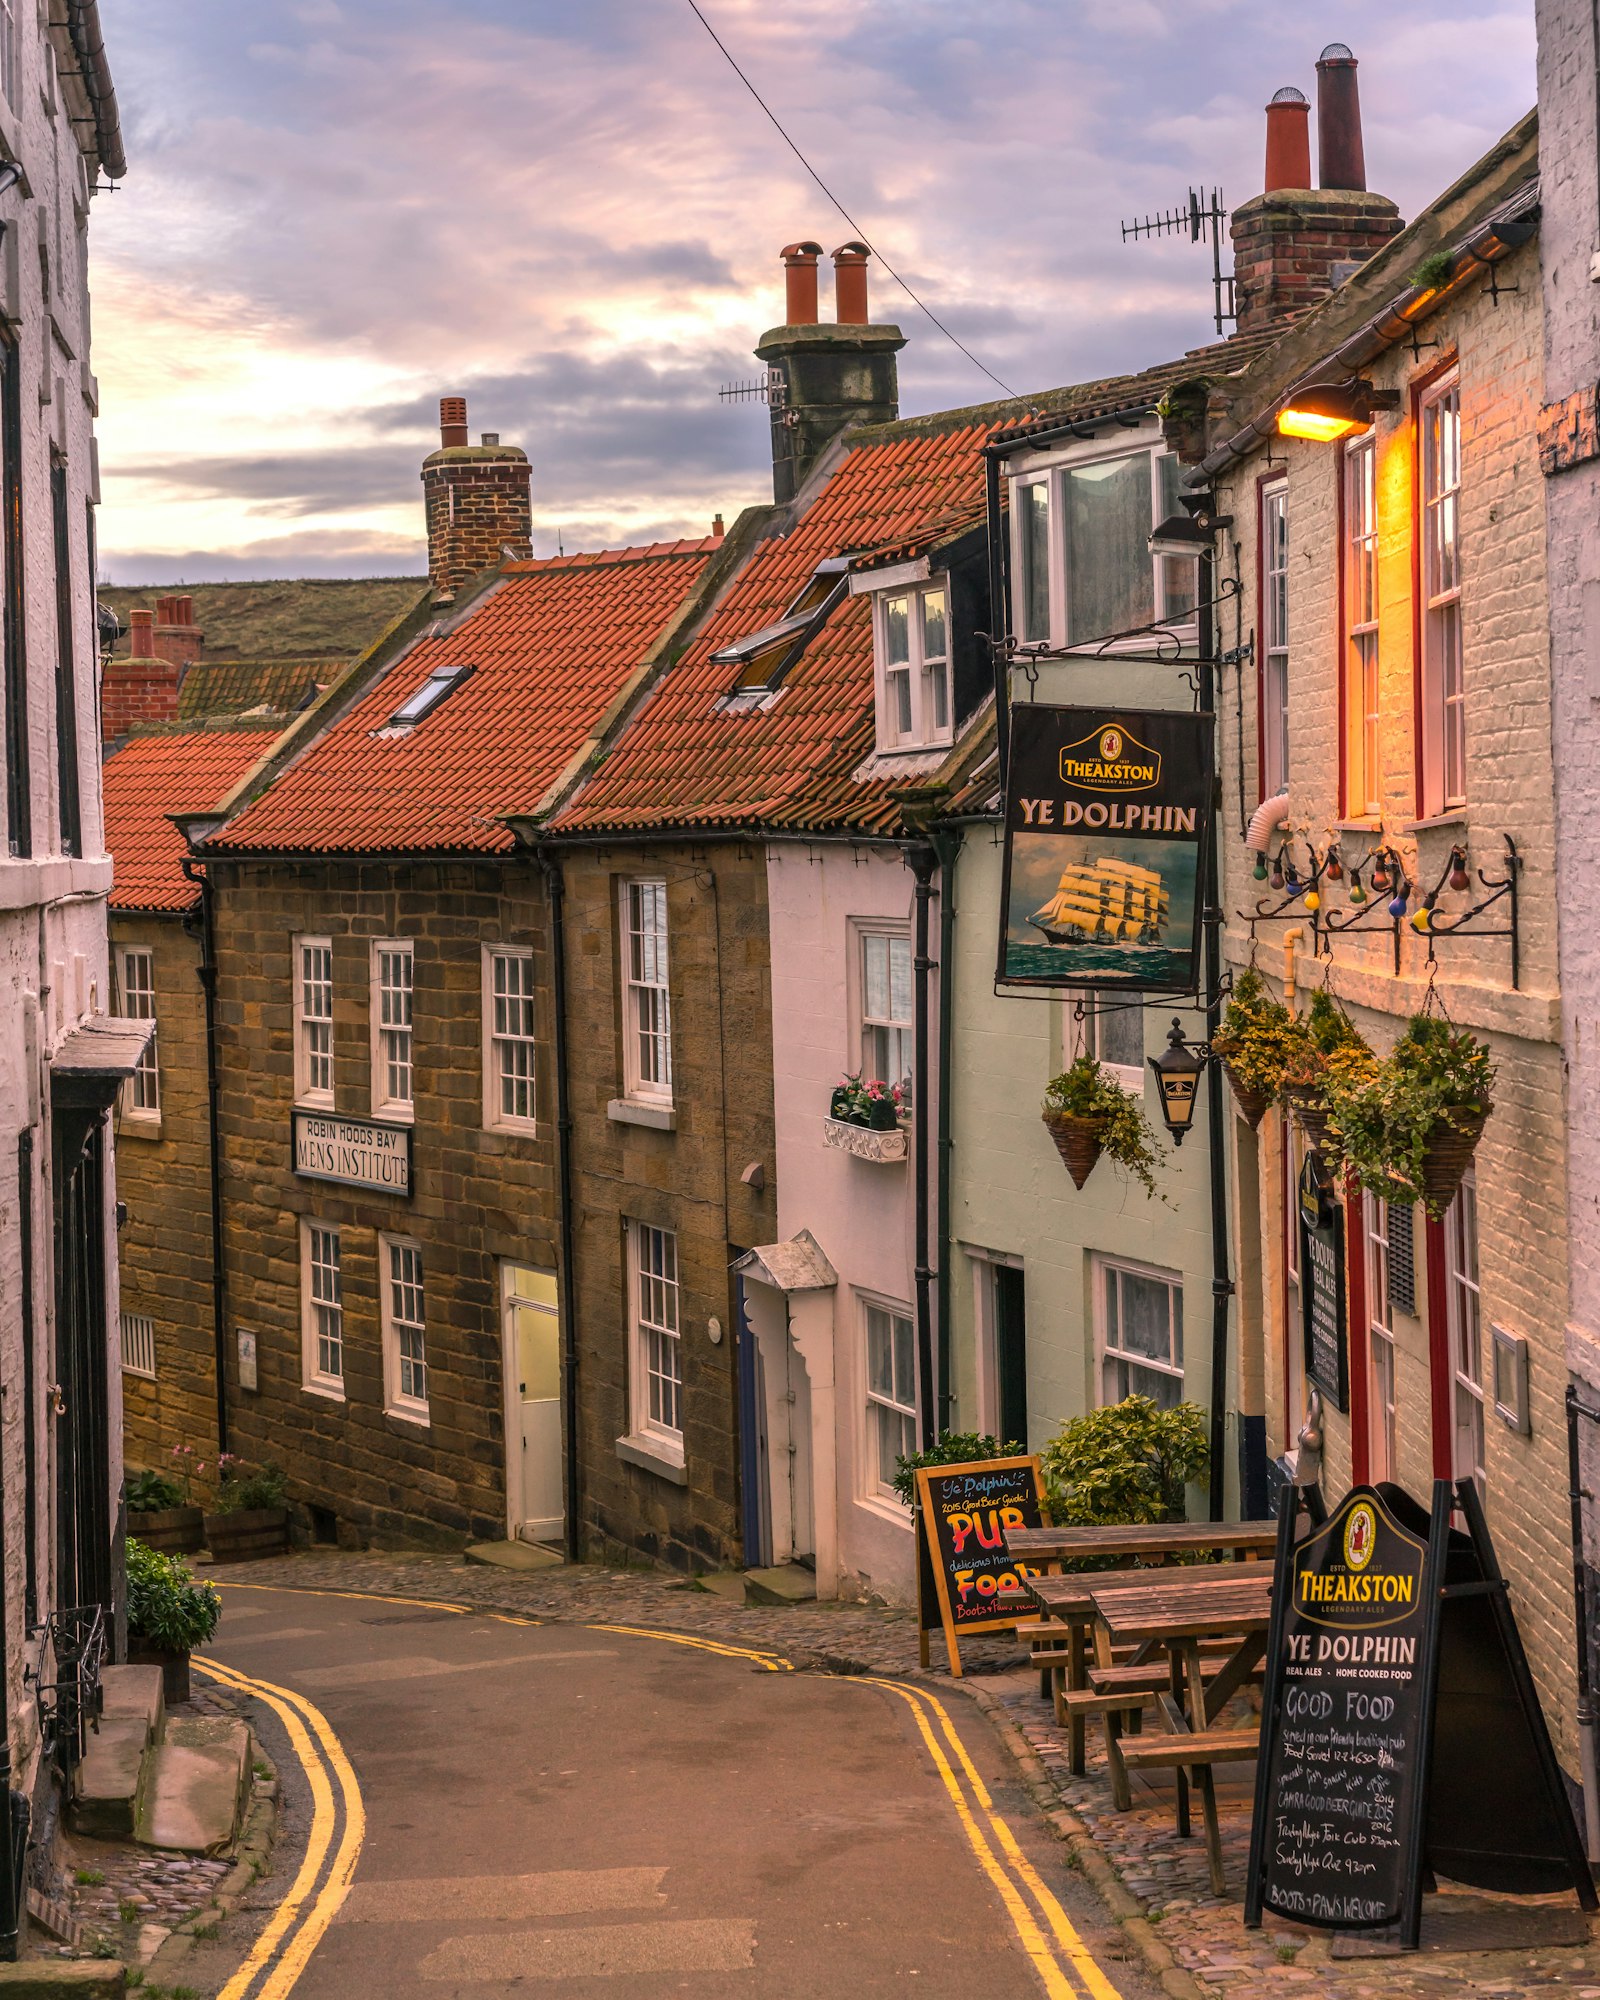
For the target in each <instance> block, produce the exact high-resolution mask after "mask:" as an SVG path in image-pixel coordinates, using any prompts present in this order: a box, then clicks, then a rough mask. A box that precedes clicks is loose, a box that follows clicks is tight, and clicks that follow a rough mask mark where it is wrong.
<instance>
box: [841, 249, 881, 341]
mask: <svg viewBox="0 0 1600 2000" xmlns="http://www.w3.org/2000/svg"><path fill="white" fill-rule="evenodd" d="M871 254H872V253H871V252H870V251H869V250H868V248H867V246H866V244H865V243H841V244H840V245H839V247H838V249H837V250H835V251H834V253H833V316H834V318H835V320H837V321H838V323H839V325H840V326H865V325H866V324H867V258H868V257H869V256H870V255H871Z"/></svg>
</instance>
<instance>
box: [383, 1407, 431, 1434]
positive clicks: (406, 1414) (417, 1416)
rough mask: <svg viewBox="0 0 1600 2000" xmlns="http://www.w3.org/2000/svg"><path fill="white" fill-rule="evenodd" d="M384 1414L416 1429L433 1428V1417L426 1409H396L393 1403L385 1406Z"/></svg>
mask: <svg viewBox="0 0 1600 2000" xmlns="http://www.w3.org/2000/svg"><path fill="white" fill-rule="evenodd" d="M383 1414H384V1415H385V1416H386V1417H388V1418H390V1419H392V1421H393V1422H395V1423H397V1424H405V1425H406V1426H407V1427H408V1428H409V1429H411V1430H414V1431H426V1430H432V1428H433V1419H432V1417H430V1416H429V1414H428V1412H427V1411H426V1410H402V1409H396V1408H395V1407H394V1406H393V1405H392V1404H387V1405H385V1407H384V1412H383Z"/></svg>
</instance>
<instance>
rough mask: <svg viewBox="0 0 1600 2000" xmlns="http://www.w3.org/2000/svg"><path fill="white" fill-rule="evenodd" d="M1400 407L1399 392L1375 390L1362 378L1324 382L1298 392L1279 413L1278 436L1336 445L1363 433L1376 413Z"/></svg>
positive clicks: (1395, 390) (1394, 390)
mask: <svg viewBox="0 0 1600 2000" xmlns="http://www.w3.org/2000/svg"><path fill="white" fill-rule="evenodd" d="M1399 407H1400V392H1399V390H1398V389H1375V388H1373V386H1372V384H1371V383H1370V382H1369V381H1367V380H1366V379H1365V377H1363V376H1358V377H1357V378H1356V379H1355V380H1354V381H1352V382H1326V383H1320V384H1318V386H1317V387H1315V388H1309V389H1297V390H1296V391H1295V392H1294V393H1293V394H1292V395H1291V396H1290V397H1289V399H1288V401H1287V402H1286V403H1285V404H1284V406H1283V408H1282V409H1281V410H1280V411H1279V412H1278V433H1279V435H1280V436H1281V437H1292V438H1308V439H1309V440H1310V441H1311V442H1312V443H1313V444H1336V443H1337V442H1338V441H1339V439H1340V438H1347V437H1352V436H1354V434H1355V433H1356V432H1357V431H1364V430H1365V429H1366V427H1367V425H1368V424H1370V423H1371V422H1372V414H1373V412H1374V411H1375V410H1395V409H1398V408H1399Z"/></svg>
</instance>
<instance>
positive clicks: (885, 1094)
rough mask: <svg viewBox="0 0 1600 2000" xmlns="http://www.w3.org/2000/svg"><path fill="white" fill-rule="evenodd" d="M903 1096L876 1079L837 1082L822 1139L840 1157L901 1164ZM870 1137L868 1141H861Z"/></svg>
mask: <svg viewBox="0 0 1600 2000" xmlns="http://www.w3.org/2000/svg"><path fill="white" fill-rule="evenodd" d="M904 1111H905V1093H904V1091H903V1090H902V1089H901V1087H900V1085H899V1084H897V1083H884V1082H883V1081H882V1080H881V1079H880V1078H877V1077H864V1076H863V1075H862V1074H861V1073H860V1071H857V1072H856V1074H855V1075H854V1076H844V1077H841V1078H840V1079H839V1082H838V1084H837V1085H836V1086H835V1088H834V1092H833V1097H832V1100H831V1101H830V1103H829V1105H828V1123H827V1126H826V1128H825V1130H824V1134H823V1136H824V1138H825V1139H826V1141H827V1143H828V1144H829V1145H830V1146H833V1147H836V1148H837V1149H838V1150H839V1151H840V1152H842V1153H853V1154H854V1155H855V1156H856V1158H857V1159H862V1160H880V1161H882V1160H903V1159H904V1158H905V1157H906V1151H907V1146H906V1131H905V1127H904V1125H903V1124H902V1123H901V1118H902V1116H903V1114H904ZM868 1132H870V1133H872V1134H873V1135H874V1136H873V1137H872V1138H871V1139H867V1138H864V1137H862V1136H861V1135H862V1134H864V1133H868Z"/></svg>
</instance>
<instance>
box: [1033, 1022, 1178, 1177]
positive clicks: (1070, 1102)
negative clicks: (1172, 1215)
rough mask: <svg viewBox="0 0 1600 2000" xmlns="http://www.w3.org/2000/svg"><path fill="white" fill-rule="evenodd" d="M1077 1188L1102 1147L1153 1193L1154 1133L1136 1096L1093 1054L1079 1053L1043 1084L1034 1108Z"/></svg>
mask: <svg viewBox="0 0 1600 2000" xmlns="http://www.w3.org/2000/svg"><path fill="white" fill-rule="evenodd" d="M1039 1115H1040V1116H1041V1117H1042V1118H1043V1120H1044V1122H1045V1125H1046V1126H1047V1127H1048V1128H1049V1132H1050V1136H1051V1138H1052V1139H1054V1140H1055V1142H1056V1151H1057V1152H1058V1153H1059V1154H1060V1155H1061V1158H1062V1160H1063V1161H1064V1162H1065V1165H1066V1169H1067V1172H1068V1173H1069V1174H1071V1176H1072V1183H1073V1186H1074V1187H1079V1188H1081V1187H1082V1186H1083V1184H1084V1182H1085V1181H1086V1180H1087V1179H1088V1178H1089V1176H1090V1174H1092V1173H1093V1172H1094V1169H1095V1164H1096V1162H1097V1161H1098V1160H1099V1158H1100V1155H1101V1154H1102V1153H1104V1154H1106V1155H1107V1156H1108V1157H1109V1158H1110V1159H1112V1160H1114V1161H1116V1163H1117V1165H1118V1166H1120V1167H1121V1168H1123V1170H1124V1171H1125V1172H1127V1173H1128V1174H1131V1175H1132V1177H1133V1178H1134V1179H1135V1180H1136V1181H1137V1182H1138V1183H1139V1185H1140V1186H1141V1187H1142V1188H1143V1189H1144V1191H1145V1193H1146V1194H1147V1195H1152V1196H1154V1195H1156V1194H1157V1189H1156V1173H1155V1170H1156V1149H1155V1134H1154V1133H1153V1132H1152V1131H1151V1129H1150V1124H1149V1120H1148V1119H1147V1118H1146V1117H1145V1115H1144V1112H1143V1111H1142V1110H1141V1109H1140V1107H1139V1105H1138V1103H1137V1102H1136V1100H1135V1099H1134V1098H1133V1097H1131V1096H1130V1095H1129V1093H1128V1092H1127V1091H1126V1090H1124V1089H1123V1087H1122V1085H1121V1084H1120V1083H1118V1082H1117V1081H1116V1079H1115V1078H1114V1077H1111V1076H1108V1075H1107V1074H1106V1072H1105V1071H1104V1070H1103V1069H1102V1068H1101V1067H1100V1064H1099V1063H1098V1062H1097V1061H1096V1059H1095V1058H1094V1057H1093V1056H1090V1055H1082V1056H1079V1057H1078V1059H1077V1061H1076V1062H1075V1063H1073V1064H1072V1066H1071V1068H1070V1069H1065V1070H1063V1071H1062V1073H1061V1074H1060V1076H1058V1077H1055V1078H1053V1079H1052V1081H1051V1082H1050V1083H1049V1084H1048V1085H1047V1087H1046V1089H1045V1094H1044V1108H1043V1110H1042V1111H1041V1112H1040V1114H1039Z"/></svg>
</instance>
